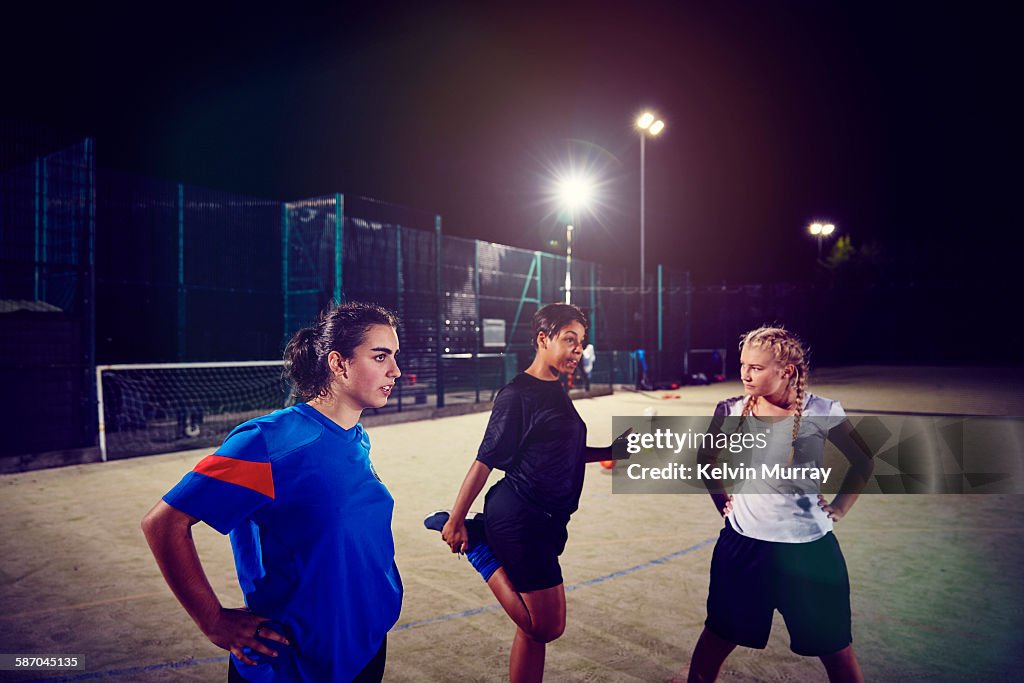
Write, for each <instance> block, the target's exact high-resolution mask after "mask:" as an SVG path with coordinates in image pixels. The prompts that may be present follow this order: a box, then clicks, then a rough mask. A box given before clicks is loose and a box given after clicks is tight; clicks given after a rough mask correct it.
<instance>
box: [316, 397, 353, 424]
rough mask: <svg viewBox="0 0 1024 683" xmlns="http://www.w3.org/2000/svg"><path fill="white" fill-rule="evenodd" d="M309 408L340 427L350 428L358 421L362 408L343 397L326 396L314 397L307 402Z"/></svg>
mask: <svg viewBox="0 0 1024 683" xmlns="http://www.w3.org/2000/svg"><path fill="white" fill-rule="evenodd" d="M308 405H309V406H310V407H311V408H313V409H314V410H316V411H318V412H319V413H320V414H322V415H324V416H325V417H327V418H328V419H329V420H331V421H332V422H334V423H336V424H337V425H338V426H339V427H341V428H342V429H352V428H353V427H355V426H356V423H357V422H359V418H360V416H361V415H362V414H363V409H362V408H358V407H356V406H353V405H349V404H348V402H347V401H345V400H344V398H338V397H336V396H333V395H332V396H327V397H325V398H320V397H317V398H314V399H313V400H312V401H309V404H308Z"/></svg>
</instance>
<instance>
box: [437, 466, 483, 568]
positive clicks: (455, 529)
mask: <svg viewBox="0 0 1024 683" xmlns="http://www.w3.org/2000/svg"><path fill="white" fill-rule="evenodd" d="M490 474H491V468H490V467H488V466H487V465H485V464H484V463H482V462H480V461H479V460H474V461H473V464H472V465H470V466H469V472H467V473H466V478H465V479H463V480H462V486H460V487H459V493H458V495H457V496H455V504H454V505H452V512H451V515H450V516H449V517H448V521H447V522H446V523H445V525H444V528H443V529H441V538H442V539H443V540H444V542H445V543H447V544H448V545H449V547H451V549H452V552H453V553H464V552H466V550H468V549H469V534H468V533H467V532H466V514H467V513H468V512H469V508H470V506H471V505H473V501H474V500H476V497H477V496H479V495H480V491H482V490H483V488H484V484H486V483H487V477H489V476H490Z"/></svg>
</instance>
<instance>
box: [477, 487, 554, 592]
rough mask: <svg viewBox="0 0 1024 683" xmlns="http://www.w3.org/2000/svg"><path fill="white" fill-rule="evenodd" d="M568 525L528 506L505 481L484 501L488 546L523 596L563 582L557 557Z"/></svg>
mask: <svg viewBox="0 0 1024 683" xmlns="http://www.w3.org/2000/svg"><path fill="white" fill-rule="evenodd" d="M568 523H569V519H568V518H567V517H564V518H558V517H552V516H551V515H549V514H547V513H546V512H543V511H542V510H540V509H538V508H537V507H535V506H533V505H531V504H529V503H527V502H526V501H525V500H523V499H522V498H520V497H519V495H518V494H517V493H516V492H515V491H513V490H512V487H510V486H509V485H508V484H507V483H506V482H505V480H504V479H502V480H501V481H499V482H498V483H497V484H495V485H494V486H492V487H491V489H490V490H489V491H488V492H487V496H486V497H485V498H484V525H485V527H486V529H487V543H488V545H490V546H491V550H493V551H494V555H495V556H496V557H497V558H498V560H499V561H500V562H501V566H502V567H504V568H505V573H506V574H508V578H509V580H510V581H511V582H512V585H513V586H515V588H516V590H517V591H519V592H520V593H529V592H530V591H539V590H544V589H545V588H553V587H554V586H557V585H559V584H561V583H562V568H561V567H560V566H559V564H558V556H559V555H561V554H562V551H563V550H565V542H566V540H567V539H568V537H569V534H568V532H567V530H566V525H567V524H568Z"/></svg>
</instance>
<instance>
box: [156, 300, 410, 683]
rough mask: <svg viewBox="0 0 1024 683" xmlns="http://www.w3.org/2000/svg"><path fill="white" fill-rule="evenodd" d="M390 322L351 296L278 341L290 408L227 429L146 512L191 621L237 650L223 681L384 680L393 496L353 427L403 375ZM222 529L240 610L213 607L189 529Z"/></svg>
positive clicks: (394, 586)
mask: <svg viewBox="0 0 1024 683" xmlns="http://www.w3.org/2000/svg"><path fill="white" fill-rule="evenodd" d="M397 325H398V320H397V319H396V317H395V316H394V314H392V313H391V312H389V311H387V310H385V309H383V308H380V307H379V306H374V305H370V304H359V303H347V304H343V305H341V306H338V307H336V308H333V309H331V310H329V311H327V312H326V313H324V314H323V315H322V316H321V317H320V320H319V321H318V322H317V323H316V324H315V325H313V326H312V327H309V328H305V329H302V330H300V331H299V332H297V333H296V334H295V336H294V337H293V338H292V339H291V341H290V342H289V343H288V346H287V349H286V350H285V371H286V374H287V375H288V377H289V378H290V379H291V381H292V383H293V385H294V395H295V397H296V398H297V399H298V401H299V402H298V403H296V404H295V405H294V406H292V407H290V408H286V409H284V410H279V411H277V412H275V413H272V414H270V415H267V416H264V417H260V418H256V419H254V420H250V421H249V422H246V423H244V424H242V425H240V426H238V427H236V428H235V429H234V431H232V432H231V434H230V435H228V438H227V439H226V440H225V441H224V443H223V444H222V445H221V446H220V448H218V449H217V451H216V453H214V454H213V455H211V456H209V457H207V458H205V459H204V460H202V461H201V462H200V463H199V464H198V465H196V467H195V469H194V470H192V471H191V472H189V473H188V474H186V475H185V477H184V478H183V479H182V480H181V482H180V483H179V484H178V485H177V486H175V487H174V488H173V489H171V491H170V492H168V493H167V494H166V495H165V496H164V497H163V499H162V500H161V501H160V502H158V503H157V504H156V506H155V507H154V508H153V509H152V510H151V511H150V512H149V514H148V515H146V518H145V519H144V520H143V522H142V528H143V531H144V532H145V535H146V539H147V541H148V542H149V545H150V548H151V549H152V551H153V555H154V556H155V557H156V561H157V564H158V565H159V566H160V570H161V571H162V572H163V575H164V578H166V580H167V583H168V584H169V585H170V587H171V590H172V591H173V592H174V595H175V596H176V597H177V598H178V601H179V602H181V604H182V606H183V607H184V608H185V610H186V611H187V612H188V614H189V616H191V617H192V619H193V620H194V621H195V622H196V625H197V626H198V627H199V628H200V630H202V632H203V634H205V635H206V637H207V638H209V639H210V640H211V641H212V642H213V643H214V644H215V645H217V646H219V647H222V648H224V649H225V650H229V651H230V652H231V661H230V665H229V673H228V680H229V681H240V680H245V681H308V682H310V683H321V682H324V681H337V682H338V683H341V682H345V683H348V682H349V681H360V682H363V681H380V680H381V677H382V676H383V674H384V660H385V656H386V645H387V641H386V635H387V632H388V630H389V629H390V628H391V627H392V626H393V625H394V623H395V622H396V621H397V620H398V614H399V611H400V610H401V604H402V582H401V578H400V577H399V575H398V569H397V567H396V566H395V562H394V554H395V549H394V539H393V537H392V535H391V515H392V509H393V507H394V500H393V499H392V498H391V494H390V493H389V492H388V490H387V488H385V486H384V484H383V483H381V481H380V479H379V478H378V477H377V474H376V472H375V471H374V469H373V465H372V464H371V463H370V459H369V451H370V441H369V439H368V437H367V436H366V432H365V431H364V430H363V427H362V425H360V424H359V418H360V415H361V413H362V411H363V409H365V408H380V407H383V406H384V405H385V404H386V403H387V400H388V396H389V395H390V394H391V391H392V389H393V388H394V385H395V382H396V381H397V380H398V378H399V377H400V376H401V372H400V371H399V369H398V364H397V362H396V355H397V354H398V336H397V334H396V332H395V328H396V326H397ZM199 521H203V522H206V523H207V524H209V525H210V526H212V527H213V528H215V529H217V530H218V531H219V532H221V533H224V534H230V538H231V546H232V549H233V551H234V556H235V566H236V570H237V572H238V581H239V584H240V585H241V588H242V593H243V595H244V597H245V608H239V609H231V608H226V607H224V606H222V605H221V603H220V601H219V600H218V598H217V596H216V594H215V593H214V591H213V589H212V588H211V586H210V583H209V581H208V580H207V578H206V574H205V572H204V571H203V567H202V564H201V563H200V560H199V556H198V554H197V553H196V547H195V544H194V542H193V540H192V534H191V527H192V525H194V524H195V523H196V522H199Z"/></svg>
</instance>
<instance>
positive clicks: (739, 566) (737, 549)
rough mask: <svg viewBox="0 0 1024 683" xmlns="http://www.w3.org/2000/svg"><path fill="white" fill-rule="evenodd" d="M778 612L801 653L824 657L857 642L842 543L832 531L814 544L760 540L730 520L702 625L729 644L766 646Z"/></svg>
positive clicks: (713, 560) (713, 561)
mask: <svg viewBox="0 0 1024 683" xmlns="http://www.w3.org/2000/svg"><path fill="white" fill-rule="evenodd" d="M776 609H777V610H779V612H780V613H781V614H782V616H783V618H784V619H785V621H786V627H787V628H788V629H789V638H790V643H789V647H790V649H791V650H793V652H795V653H797V654H800V655H808V656H818V657H820V656H822V655H828V654H832V653H833V652H838V651H839V650H842V649H843V648H844V647H846V646H847V645H849V644H850V643H851V642H853V635H852V631H851V618H850V577H849V575H848V574H847V571H846V560H844V559H843V553H842V551H841V550H840V549H839V541H837V540H836V537H835V535H834V534H832V533H831V532H829V533H828V534H826V535H825V536H823V537H822V538H819V539H818V540H816V541H812V542H810V543H773V542H770V541H761V540H758V539H756V538H749V537H747V536H743V535H741V534H739V533H737V532H736V531H734V530H733V528H732V526H730V525H729V522H728V520H726V524H725V528H724V529H722V533H721V534H720V535H719V537H718V543H716V544H715V552H714V555H713V556H712V558H711V587H710V589H709V590H708V618H707V620H706V621H705V622H704V625H705V626H707V627H708V629H710V630H711V631H712V632H714V633H715V634H716V635H718V636H719V637H721V638H724V639H725V640H728V641H730V642H733V643H736V644H738V645H745V646H747V647H755V648H763V647H765V645H767V644H768V634H769V633H771V630H772V617H773V615H774V612H775V610H776Z"/></svg>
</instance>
